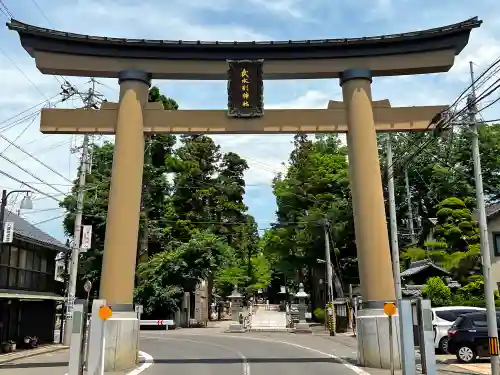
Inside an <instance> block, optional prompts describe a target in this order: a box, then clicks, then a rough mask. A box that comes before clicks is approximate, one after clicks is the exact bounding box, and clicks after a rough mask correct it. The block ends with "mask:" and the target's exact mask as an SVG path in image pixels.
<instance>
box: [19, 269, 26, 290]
mask: <svg viewBox="0 0 500 375" xmlns="http://www.w3.org/2000/svg"><path fill="white" fill-rule="evenodd" d="M17 286H18V287H19V288H26V287H27V286H28V285H27V284H26V271H24V270H19V272H18V273H17Z"/></svg>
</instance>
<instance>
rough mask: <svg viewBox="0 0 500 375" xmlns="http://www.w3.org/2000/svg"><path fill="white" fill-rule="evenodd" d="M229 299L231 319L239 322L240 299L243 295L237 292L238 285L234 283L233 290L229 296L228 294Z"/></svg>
mask: <svg viewBox="0 0 500 375" xmlns="http://www.w3.org/2000/svg"><path fill="white" fill-rule="evenodd" d="M227 298H229V300H230V301H231V320H232V321H235V322H239V320H240V318H239V317H240V311H241V301H242V299H243V296H242V295H241V294H240V292H238V287H237V286H236V285H235V286H234V289H233V292H232V293H231V295H230V296H228V297H227Z"/></svg>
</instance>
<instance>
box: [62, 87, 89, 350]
mask: <svg viewBox="0 0 500 375" xmlns="http://www.w3.org/2000/svg"><path fill="white" fill-rule="evenodd" d="M83 99H84V102H85V108H86V109H87V110H90V109H92V108H95V105H96V102H95V99H96V95H95V80H93V79H92V88H91V89H90V90H89V92H88V94H87V95H86V97H84V98H83ZM88 164H89V136H88V134H85V135H84V136H83V145H82V157H81V160H80V171H79V182H78V195H77V198H76V215H75V226H74V230H73V246H72V248H71V263H70V269H69V283H68V301H67V305H66V306H67V307H66V319H65V325H64V339H63V343H64V345H66V346H69V344H70V342H71V327H72V323H73V307H74V301H75V295H76V281H77V276H78V261H79V259H80V240H81V232H82V216H83V203H84V198H85V190H84V189H85V179H86V177H87V169H88Z"/></svg>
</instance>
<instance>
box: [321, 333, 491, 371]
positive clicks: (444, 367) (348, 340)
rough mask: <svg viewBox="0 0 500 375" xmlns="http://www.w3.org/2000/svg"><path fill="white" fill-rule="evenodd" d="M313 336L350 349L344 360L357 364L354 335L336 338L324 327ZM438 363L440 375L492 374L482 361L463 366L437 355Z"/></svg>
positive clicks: (338, 335)
mask: <svg viewBox="0 0 500 375" xmlns="http://www.w3.org/2000/svg"><path fill="white" fill-rule="evenodd" d="M313 336H315V337H320V338H322V339H324V341H331V342H332V343H335V345H336V346H335V347H337V346H338V345H339V344H340V345H342V346H344V347H346V348H349V349H350V351H351V355H349V356H344V355H342V357H341V358H342V359H343V360H345V361H347V362H350V363H353V364H356V362H357V345H358V343H357V341H356V337H354V336H353V335H352V333H346V334H337V335H335V336H330V335H329V333H328V332H326V331H325V330H324V328H323V327H317V328H316V327H314V328H313ZM330 347H333V344H332V345H330ZM416 357H417V372H421V369H422V367H421V365H420V355H419V353H418V352H417V353H416ZM436 361H437V372H438V374H443V375H445V374H446V375H453V374H455V375H462V374H467V375H471V374H482V375H483V374H484V375H487V374H491V370H490V364H489V361H486V362H485V361H480V362H478V363H473V364H463V363H458V361H457V360H456V358H455V356H452V355H437V356H436ZM363 370H365V371H366V372H368V373H370V374H373V375H386V374H389V373H390V371H389V370H382V369H372V368H363ZM396 374H401V371H396Z"/></svg>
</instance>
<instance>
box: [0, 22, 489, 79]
mask: <svg viewBox="0 0 500 375" xmlns="http://www.w3.org/2000/svg"><path fill="white" fill-rule="evenodd" d="M481 23H482V21H480V20H478V18H477V17H474V18H471V19H468V20H466V21H463V22H460V23H456V24H453V25H448V26H443V27H439V28H434V29H429V30H422V31H415V32H409V33H402V34H393V35H382V36H373V37H363V38H339V39H323V40H302V41H291V40H290V41H268V42H257V41H254V42H217V41H215V42H208V41H182V40H178V41H171V40H146V39H124V38H109V37H100V36H90V35H81V34H73V33H68V32H63V31H57V30H51V29H46V28H41V27H36V26H32V25H28V24H25V23H22V22H19V21H16V20H11V21H10V22H9V23H7V26H8V27H9V29H11V30H13V31H16V32H17V33H18V34H19V37H20V39H21V44H22V45H23V47H24V48H25V49H26V51H28V53H29V54H30V55H31V56H32V57H34V58H35V61H36V65H37V67H38V69H39V70H40V71H41V72H42V73H44V74H60V75H67V76H86V77H87V76H89V77H108V78H117V77H118V73H119V72H120V71H122V70H126V69H140V70H143V71H145V72H148V73H151V76H152V78H156V79H187V80H225V79H226V78H227V63H226V60H227V59H232V60H240V59H251V60H254V59H264V60H265V66H264V79H309V78H338V77H339V74H340V73H341V72H342V71H345V70H348V69H351V68H366V69H370V70H371V72H372V75H373V76H393V75H407V74H425V73H434V72H444V71H448V70H449V69H450V68H451V67H452V66H453V63H454V59H455V56H456V55H458V54H459V53H460V52H461V51H462V49H463V48H464V47H465V46H466V45H467V43H468V41H469V36H470V33H471V31H472V29H474V28H477V27H479V26H480V25H481Z"/></svg>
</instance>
